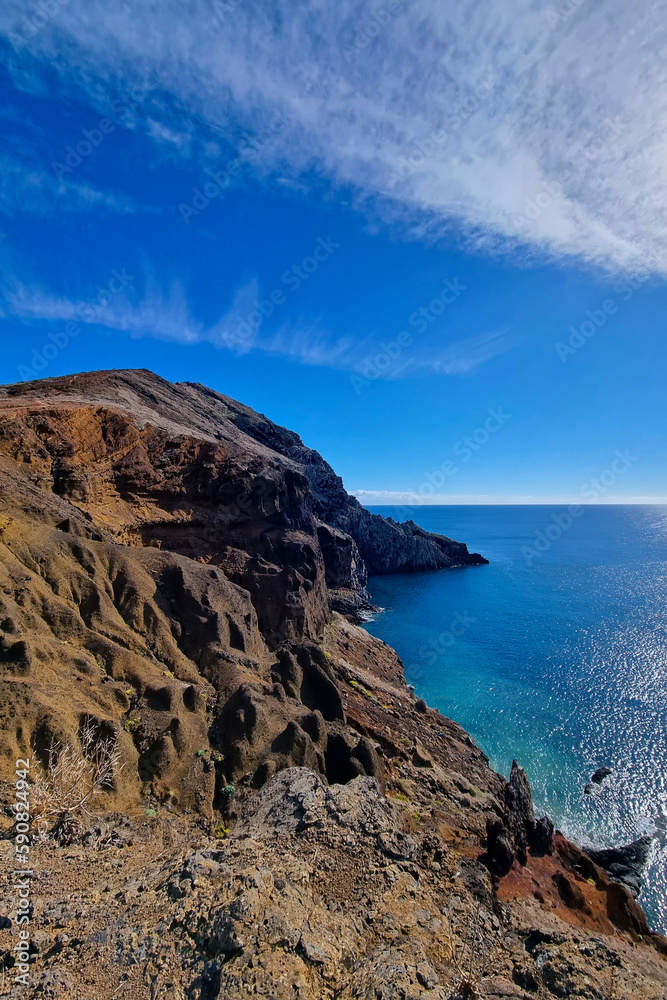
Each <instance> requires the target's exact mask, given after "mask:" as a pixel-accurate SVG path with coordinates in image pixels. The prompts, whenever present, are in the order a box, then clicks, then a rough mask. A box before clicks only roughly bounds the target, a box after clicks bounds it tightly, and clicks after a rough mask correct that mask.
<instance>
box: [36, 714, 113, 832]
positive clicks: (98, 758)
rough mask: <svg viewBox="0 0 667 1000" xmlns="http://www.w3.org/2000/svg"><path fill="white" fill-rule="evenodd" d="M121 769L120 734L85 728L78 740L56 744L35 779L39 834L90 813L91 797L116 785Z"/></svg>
mask: <svg viewBox="0 0 667 1000" xmlns="http://www.w3.org/2000/svg"><path fill="white" fill-rule="evenodd" d="M121 768H122V765H121V764H120V752H119V749H118V735H117V733H114V734H112V735H109V736H105V735H103V733H102V732H101V730H100V729H99V727H98V726H95V725H92V724H91V725H86V726H85V727H83V728H82V729H81V731H80V733H79V739H78V741H75V740H72V741H71V742H70V743H65V744H62V743H53V744H52V745H51V747H50V748H49V751H48V760H47V764H46V768H45V770H44V772H43V774H42V775H40V776H39V777H38V778H36V779H35V781H34V782H33V789H32V795H33V802H34V815H35V819H36V825H37V828H38V829H39V831H40V833H42V834H44V833H46V832H47V831H48V829H49V827H50V826H51V824H55V823H58V822H61V823H62V822H63V821H64V820H65V819H67V818H72V819H74V818H76V819H79V818H81V817H82V816H86V817H87V816H89V815H90V813H89V807H90V805H91V803H92V800H93V799H94V798H95V797H96V796H98V795H99V794H100V793H101V792H103V791H108V790H109V789H110V788H112V787H113V784H114V780H115V778H116V776H117V775H118V773H119V772H120V770H121Z"/></svg>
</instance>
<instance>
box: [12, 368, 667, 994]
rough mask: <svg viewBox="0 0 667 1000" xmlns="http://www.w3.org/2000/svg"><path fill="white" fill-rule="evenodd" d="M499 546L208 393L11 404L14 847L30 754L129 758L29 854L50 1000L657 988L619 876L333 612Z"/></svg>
mask: <svg viewBox="0 0 667 1000" xmlns="http://www.w3.org/2000/svg"><path fill="white" fill-rule="evenodd" d="M480 558H481V557H475V556H471V555H470V554H469V553H468V552H467V549H465V546H461V545H459V544H458V543H455V542H452V541H451V540H449V539H440V538H438V537H437V536H433V535H429V534H427V533H425V532H421V530H420V529H418V528H417V527H416V526H415V525H412V524H410V523H408V524H406V525H396V524H394V523H393V522H391V521H389V520H385V519H383V518H374V517H373V515H370V514H368V512H365V511H364V510H363V508H361V507H360V505H359V504H358V503H357V502H356V501H355V500H354V498H351V497H349V496H348V495H347V494H346V493H345V491H344V490H343V487H342V483H341V482H340V480H339V479H338V478H337V477H336V476H335V475H334V473H333V472H332V470H331V469H330V467H329V466H328V465H327V464H326V463H325V462H324V461H323V460H322V459H321V458H320V456H319V455H317V454H316V453H315V452H311V451H309V450H308V449H306V448H305V446H304V445H303V444H302V443H301V441H300V439H299V438H298V437H297V436H296V435H294V434H291V432H289V431H286V430H284V429H283V428H279V427H277V426H276V425H274V424H272V423H271V422H270V421H268V420H266V418H264V417H261V416H260V415H259V414H255V413H253V411H252V410H249V409H247V408H245V407H243V406H241V404H238V403H234V402H233V401H232V400H228V399H226V398H225V397H222V396H220V395H219V394H217V393H213V392H211V391H210V390H207V389H205V388H203V387H201V386H192V385H188V384H181V385H171V384H169V383H167V382H164V380H162V379H159V378H157V376H153V375H151V374H150V373H147V372H110V373H92V374H89V375H81V376H76V377H72V378H65V379H50V380H45V381H44V382H42V383H32V384H27V385H21V386H13V387H4V388H3V389H0V795H1V803H0V804H1V805H2V807H3V811H1V812H0V824H2V830H3V832H4V834H5V836H9V834H10V832H11V825H12V822H13V820H12V815H13V814H12V813H11V810H10V808H9V801H10V796H11V785H10V781H11V779H12V778H13V776H14V769H15V761H16V759H17V758H24V757H28V756H30V757H31V758H32V760H33V767H34V768H35V770H36V771H37V772H38V773H42V774H43V773H44V771H45V765H46V764H47V761H48V756H49V751H50V749H51V748H52V747H54V745H58V744H60V745H62V744H65V743H66V742H70V743H74V744H76V743H77V741H79V742H81V734H82V732H84V731H87V730H89V729H90V727H91V726H92V727H93V730H94V731H95V732H96V733H97V734H98V735H99V738H100V740H104V739H106V738H112V737H117V740H118V748H119V751H120V755H121V763H122V765H123V766H122V768H121V769H120V770H117V771H116V774H115V776H114V779H113V781H112V782H107V784H106V785H105V788H104V792H103V794H101V796H100V799H99V800H97V801H96V808H97V809H98V810H100V811H101V812H104V814H105V815H104V816H97V817H96V818H95V820H94V822H93V823H91V825H90V827H89V829H87V830H84V831H81V830H80V829H78V828H77V826H76V823H74V822H71V823H68V825H67V829H64V828H63V829H61V831H60V834H62V835H60V834H59V840H60V842H61V843H63V844H65V843H66V844H67V854H66V855H65V854H63V853H62V849H61V848H60V847H59V846H58V842H57V841H56V840H54V839H51V840H48V841H46V842H43V843H41V845H40V846H39V850H38V849H34V850H33V853H32V854H31V864H33V867H34V868H35V870H36V871H37V872H38V874H39V893H38V895H36V896H35V910H34V914H33V917H34V919H33V924H32V927H31V933H32V935H33V937H32V939H31V944H30V948H31V953H32V954H33V956H38V959H39V969H38V970H36V971H35V982H36V984H37V985H36V989H37V991H38V994H39V995H46V996H68V997H69V996H71V997H76V998H80V1000H83V998H84V997H88V996H91V995H95V996H97V997H99V998H100V1000H111V998H112V997H115V996H117V995H118V994H119V991H120V990H121V989H122V990H123V991H124V993H125V994H126V995H128V996H137V997H143V996H146V997H149V996H160V995H163V994H165V995H166V994H167V993H168V994H169V995H170V996H174V997H177V998H179V1000H207V998H214V997H217V996H232V995H234V996H236V995H238V996H242V995H250V994H253V993H254V994H256V995H258V994H261V995H272V996H274V995H275V996H277V997H290V998H291V1000H295V998H296V1000H299V998H300V1000H310V998H311V997H319V996H334V995H335V996H339V997H341V1000H345V998H346V997H352V996H356V997H363V998H368V1000H377V996H378V990H380V991H381V993H382V996H383V997H386V998H392V997H396V998H398V997H415V998H416V997H421V996H422V995H428V996H432V997H440V998H442V1000H450V998H451V997H454V996H471V995H473V994H472V993H471V989H473V988H474V994H475V995H477V996H479V997H480V998H489V1000H491V998H497V997H501V996H502V997H511V996H515V997H523V998H525V996H527V995H528V994H526V993H525V990H528V991H529V994H530V995H531V996H538V997H540V998H546V997H548V996H551V995H556V996H567V995H569V994H570V993H572V992H573V991H574V992H577V994H578V995H586V996H587V995H590V996H592V997H596V998H598V997H599V998H600V1000H603V998H605V1000H606V996H607V994H605V993H603V992H597V993H596V992H595V991H593V992H590V991H589V992H586V991H587V990H589V985H588V984H590V982H591V981H592V980H593V979H594V980H595V981H596V982H597V978H598V974H599V972H600V970H601V969H602V970H606V969H609V968H612V967H613V968H614V969H616V968H617V967H621V966H622V969H623V978H622V989H623V991H624V992H623V994H622V995H623V996H627V997H629V998H630V997H632V998H633V1000H634V998H637V1000H638V998H639V997H642V1000H644V998H647V997H648V998H651V1000H661V998H662V996H663V994H664V990H663V987H667V974H664V970H662V969H661V967H660V966H659V965H658V964H657V963H658V961H659V959H658V957H657V954H658V953H660V954H661V953H663V952H666V953H667V943H665V942H664V939H662V938H661V937H660V936H659V935H656V934H652V933H651V931H650V930H649V928H648V925H647V923H646V918H645V916H644V914H643V912H642V910H641V908H640V906H639V904H638V903H637V902H636V900H634V899H633V898H632V895H631V894H630V892H629V891H628V889H627V888H626V887H625V886H624V885H621V884H619V883H617V882H615V881H613V880H612V879H611V878H610V877H609V876H608V875H607V874H606V873H605V872H604V871H603V870H602V869H601V868H600V867H599V866H598V865H596V864H594V862H593V861H592V860H591V859H590V858H589V857H588V855H586V854H585V853H584V852H582V851H581V850H580V849H578V848H576V847H575V846H574V845H573V844H570V843H569V842H568V841H567V840H565V838H563V837H560V836H559V835H556V836H554V835H553V828H552V827H551V825H550V823H549V821H548V820H544V819H543V820H536V819H535V816H534V812H533V807H532V801H531V796H530V788H529V785H528V782H527V778H526V776H525V774H524V773H523V771H522V770H521V769H520V768H519V767H518V766H517V765H516V763H515V765H514V767H513V769H512V774H511V777H510V781H509V782H507V781H505V780H504V779H503V778H502V777H501V776H500V775H498V774H496V773H494V772H493V771H492V770H491V769H490V768H489V766H488V760H487V758H486V757H485V756H484V754H483V753H482V752H481V751H480V750H479V749H478V748H477V747H476V746H475V744H474V742H473V741H472V739H471V738H470V736H468V734H467V733H465V732H464V731H463V730H462V729H461V727H460V726H458V725H456V723H454V722H452V721H451V720H449V719H446V718H444V717H443V716H442V715H440V713H439V712H437V711H435V710H433V709H431V708H429V707H428V706H427V705H426V703H425V702H424V701H423V700H422V699H417V698H416V697H415V695H414V693H413V692H412V691H410V690H409V689H408V688H407V687H406V685H405V680H404V676H403V666H402V663H401V661H400V659H399V658H398V656H397V655H396V653H395V652H394V651H393V650H392V649H390V647H388V646H386V645H385V644H384V643H383V642H381V641H380V640H378V639H375V638H374V637H372V636H370V635H369V634H368V633H367V632H365V631H364V630H363V629H360V628H359V627H358V626H357V625H356V624H355V623H354V622H353V621H352V620H351V616H350V615H347V616H345V615H341V614H338V613H337V612H336V610H335V609H336V608H340V609H341V610H344V611H349V610H350V609H351V608H354V607H355V606H358V603H359V602H361V601H363V597H364V586H365V581H366V573H367V569H368V570H371V571H378V570H379V569H382V570H389V571H394V570H400V569H404V570H405V569H417V568H427V567H432V568H435V567H437V566H445V565H455V564H470V563H474V562H476V561H480ZM121 810H122V812H123V813H127V814H128V815H127V816H124V815H120V814H119V811H121ZM3 844H5V845H6V846H9V848H10V851H9V852H8V855H7V857H8V856H9V854H10V853H11V850H12V849H13V848H12V845H11V844H10V843H9V841H8V840H3V839H2V837H0V851H2V850H3ZM136 847H139V848H140V849H139V850H136V849H134V848H136ZM40 852H41V853H40ZM10 871H11V865H4V866H0V896H1V897H2V898H3V899H6V900H9V899H10V897H11V892H12V888H11V885H10V882H9V880H8V879H9V876H8V875H7V873H8V872H10ZM3 880H4V881H3ZM111 889H113V892H112V891H111ZM73 899H75V900H76V905H73V903H72V900H73ZM9 906H10V904H9V903H8V904H7V913H0V969H2V970H4V971H10V970H11V968H12V963H13V962H14V961H15V958H14V957H13V955H12V951H11V947H12V946H11V940H12V939H11V935H12V934H13V933H14V930H15V925H14V921H15V919H16V912H15V911H14V910H10V909H9ZM406 930H407V932H408V933H406ZM589 933H590V934H591V935H595V937H592V938H591V937H589V936H588V935H589ZM3 936H4V937H3ZM591 942H593V944H592V943H591ZM591 949H593V950H592V951H591ZM635 952H637V954H635ZM619 956H621V957H619ZM647 969H649V970H650V971H649V972H647V971H646V970H647ZM82 970H85V974H84V973H83V972H82ZM84 975H85V979H84V978H82V977H83V976H84ZM605 989H606V986H605ZM568 991H569V992H568ZM661 991H662V992H661ZM9 995H10V996H11V995H12V994H11V993H10V994H9Z"/></svg>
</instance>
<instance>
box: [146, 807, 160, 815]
mask: <svg viewBox="0 0 667 1000" xmlns="http://www.w3.org/2000/svg"><path fill="white" fill-rule="evenodd" d="M144 816H157V810H156V809H153V807H152V806H148V808H147V809H144Z"/></svg>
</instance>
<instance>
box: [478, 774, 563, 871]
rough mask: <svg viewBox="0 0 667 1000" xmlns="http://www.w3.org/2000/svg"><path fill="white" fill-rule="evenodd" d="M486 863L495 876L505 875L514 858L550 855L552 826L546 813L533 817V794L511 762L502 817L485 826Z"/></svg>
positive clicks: (524, 777) (552, 840)
mask: <svg viewBox="0 0 667 1000" xmlns="http://www.w3.org/2000/svg"><path fill="white" fill-rule="evenodd" d="M486 837H487V864H488V866H489V869H490V870H491V871H492V872H493V873H494V874H495V875H499V876H501V877H502V876H503V875H506V874H507V873H508V872H509V870H510V869H511V867H512V865H513V863H514V860H515V859H516V860H517V861H518V862H519V864H520V865H525V864H526V862H527V860H528V849H529V848H530V849H531V851H532V852H533V853H534V854H551V853H552V852H553V849H554V825H553V823H552V821H551V820H550V819H549V817H548V816H542V817H541V818H540V819H535V812H534V810H533V797H532V794H531V791H530V784H529V782H528V778H527V777H526V772H525V771H524V769H523V768H522V767H519V765H518V764H517V762H516V761H512V771H511V773H510V780H509V782H508V784H507V786H506V788H505V815H504V817H503V819H502V820H501V819H498V818H497V817H493V818H490V819H489V820H488V821H487V827H486Z"/></svg>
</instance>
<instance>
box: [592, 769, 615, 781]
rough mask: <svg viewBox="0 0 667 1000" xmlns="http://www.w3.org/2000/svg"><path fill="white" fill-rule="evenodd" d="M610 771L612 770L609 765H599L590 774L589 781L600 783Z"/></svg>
mask: <svg viewBox="0 0 667 1000" xmlns="http://www.w3.org/2000/svg"><path fill="white" fill-rule="evenodd" d="M611 773H612V770H611V768H610V767H599V768H598V769H597V771H594V772H593V774H592V775H591V781H593V782H594V783H595V784H596V785H601V784H602V782H603V781H604V779H605V778H606V777H608V776H609V775H610V774H611Z"/></svg>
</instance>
